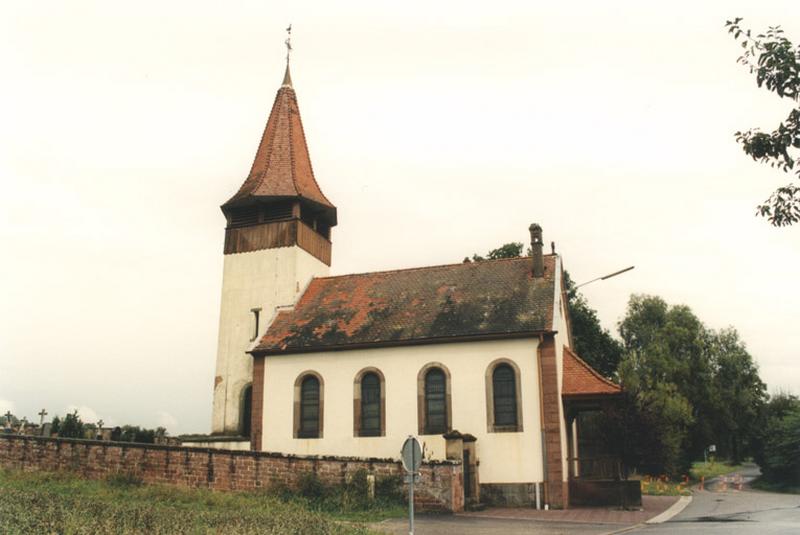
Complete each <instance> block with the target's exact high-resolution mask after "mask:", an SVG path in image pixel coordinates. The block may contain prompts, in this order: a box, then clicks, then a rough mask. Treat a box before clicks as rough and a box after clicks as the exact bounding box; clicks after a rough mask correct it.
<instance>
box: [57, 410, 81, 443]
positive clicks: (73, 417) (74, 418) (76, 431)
mask: <svg viewBox="0 0 800 535" xmlns="http://www.w3.org/2000/svg"><path fill="white" fill-rule="evenodd" d="M84 429H85V424H84V423H83V420H81V417H80V416H79V415H78V411H77V410H76V411H74V412H72V413H71V414H67V415H66V416H64V421H63V422H61V423H60V425H59V429H58V436H60V437H64V438H83V436H84Z"/></svg>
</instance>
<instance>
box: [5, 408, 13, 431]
mask: <svg viewBox="0 0 800 535" xmlns="http://www.w3.org/2000/svg"><path fill="white" fill-rule="evenodd" d="M12 416H14V415H13V414H11V411H8V412H7V413H5V417H6V427H11V417H12Z"/></svg>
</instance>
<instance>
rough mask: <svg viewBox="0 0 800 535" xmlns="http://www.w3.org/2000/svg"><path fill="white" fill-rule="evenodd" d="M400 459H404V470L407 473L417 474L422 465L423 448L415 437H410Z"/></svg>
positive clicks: (404, 444)
mask: <svg viewBox="0 0 800 535" xmlns="http://www.w3.org/2000/svg"><path fill="white" fill-rule="evenodd" d="M400 457H401V458H402V459H403V468H405V469H406V472H411V473H415V472H416V471H417V470H419V466H420V465H421V464H422V448H420V447H419V441H418V440H417V439H416V438H414V437H408V438H407V439H406V441H405V442H404V443H403V448H402V449H401V450H400Z"/></svg>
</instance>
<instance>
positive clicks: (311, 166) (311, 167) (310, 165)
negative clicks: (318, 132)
mask: <svg viewBox="0 0 800 535" xmlns="http://www.w3.org/2000/svg"><path fill="white" fill-rule="evenodd" d="M291 89H292V92H294V88H293V87H292V88H291ZM296 101H297V93H295V102H296ZM297 114H298V120H299V123H300V135H301V136H303V146H304V147H305V148H306V152H307V153H309V154H310V153H311V149H309V148H308V139H306V127H305V126H303V118H302V117H300V116H299V115H300V105H298V106H297ZM290 135H291V132H290ZM308 169H309V170H310V171H311V180H313V181H314V185H315V186H317V191H319V194H320V195H322V198H323V199H325V201H326V202H327V203H328V204H330V205H331V206H333V203H332V202H331V200H330V199H328V197H327V196H326V195H325V192H324V191H322V188H321V187H320V185H319V182H317V175H315V174H314V162H312V161H311V157H310V156H309V158H308ZM292 171H293V172H294V151H292ZM298 195H300V196H302V194H301V193H300V192H299V191H298Z"/></svg>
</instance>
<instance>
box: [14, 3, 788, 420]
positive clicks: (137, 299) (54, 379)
mask: <svg viewBox="0 0 800 535" xmlns="http://www.w3.org/2000/svg"><path fill="white" fill-rule="evenodd" d="M388 5H390V4H389V3H384V2H374V1H371V2H367V1H364V2H356V1H345V0H339V1H337V2H280V3H278V2H265V1H259V2H256V1H248V2H224V3H223V2H198V1H196V0H195V1H191V2H189V1H172V2H155V1H145V2H136V3H130V2H128V3H122V2H107V1H94V2H91V1H71V2H44V1H39V2H13V3H12V2H8V3H6V4H5V5H4V6H3V16H2V17H0V77H2V78H1V79H0V181H2V195H1V196H0V247H2V251H3V253H2V261H0V401H2V406H3V407H14V408H16V409H17V410H18V412H19V413H20V415H27V416H28V417H29V418H36V419H37V420H38V417H36V416H35V413H36V412H38V411H39V410H40V409H41V408H42V407H46V408H47V409H48V411H50V413H51V414H53V413H56V412H58V413H62V414H63V412H64V411H65V410H66V409H67V408H68V407H79V408H80V409H81V411H82V412H86V414H87V415H89V414H92V416H93V417H94V416H97V417H100V418H103V419H104V420H105V421H106V422H110V421H113V422H116V423H132V424H139V425H145V426H156V425H162V424H166V425H168V426H169V428H170V429H169V430H170V431H171V432H172V433H180V432H206V431H208V430H209V427H210V418H211V416H210V415H211V390H212V384H213V376H214V361H215V352H216V337H217V322H218V317H219V316H218V314H219V310H218V307H219V298H220V288H221V279H222V244H223V228H224V220H223V217H222V214H221V212H220V211H219V205H220V204H222V203H223V202H224V201H225V200H227V199H228V197H229V196H230V195H231V194H232V193H233V192H235V191H236V189H237V188H238V187H239V185H240V184H241V182H242V181H243V180H244V178H245V176H246V174H247V172H248V170H249V168H250V164H251V162H252V158H253V155H254V153H255V149H256V147H257V144H258V141H259V139H260V136H261V132H262V129H263V127H264V124H265V121H266V118H267V115H268V113H269V110H270V107H271V106H272V101H273V98H274V95H275V92H276V91H277V89H278V86H279V84H280V81H281V77H282V74H283V55H284V49H283V40H284V38H285V37H284V36H285V34H284V31H283V30H284V28H285V27H286V26H287V24H288V23H289V22H291V23H292V24H293V25H294V26H293V27H294V32H293V43H294V48H295V53H294V56H293V68H292V76H293V79H294V85H295V88H296V90H297V93H298V98H299V103H300V109H301V113H302V116H303V120H304V124H305V129H306V135H307V138H308V142H309V148H310V151H311V157H312V161H313V162H314V167H315V172H316V175H317V179H318V181H319V182H320V184H321V186H322V189H323V191H325V193H326V194H327V195H328V197H329V198H330V199H332V201H333V202H334V203H335V204H336V205H337V206H338V208H339V221H340V223H339V226H338V227H337V228H336V229H335V231H334V237H333V240H334V249H333V250H334V263H333V268H332V271H333V273H349V272H360V271H370V270H377V269H388V268H399V267H411V266H419V265H430V264H440V263H450V262H458V261H460V260H461V259H462V258H463V257H464V256H467V255H471V254H472V253H474V252H479V253H483V252H486V251H487V250H488V249H491V248H494V247H496V246H498V245H500V244H502V243H505V242H509V241H524V242H527V241H528V233H527V227H528V225H529V224H530V223H531V222H532V221H536V222H539V223H540V224H541V225H542V226H543V228H544V233H545V242H546V243H547V242H549V241H551V240H554V241H555V242H556V246H557V249H558V251H559V252H560V253H562V254H563V256H564V259H565V263H566V267H567V269H569V271H570V272H571V273H572V275H573V278H574V279H575V280H576V281H578V282H582V281H585V280H589V279H592V278H595V277H597V276H599V275H604V274H606V273H608V272H610V271H614V270H616V269H619V268H622V267H625V266H628V265H631V264H635V265H636V269H635V270H634V271H632V272H630V273H627V274H625V275H622V276H620V277H618V278H614V279H611V280H609V281H606V282H602V283H595V284H592V285H590V286H587V287H586V288H585V289H584V290H585V292H584V293H585V295H586V296H587V297H588V299H589V301H590V303H591V305H592V306H593V307H595V308H596V309H597V310H598V311H599V314H600V317H601V319H602V321H603V324H604V325H605V326H606V327H608V328H610V329H612V330H615V326H616V322H617V321H618V320H619V319H620V318H621V316H622V315H623V314H624V310H625V305H626V302H627V299H628V296H629V295H630V294H631V293H633V292H640V293H641V292H644V293H652V294H657V295H660V296H662V297H663V298H665V299H666V300H667V301H668V302H670V303H685V304H688V305H689V306H691V307H692V309H693V310H694V311H695V312H696V313H697V315H698V316H699V317H700V318H701V319H702V320H703V321H704V322H706V323H707V324H708V325H709V326H711V327H714V328H720V327H725V326H728V325H733V326H735V327H736V328H737V329H738V330H739V332H740V333H741V334H742V336H743V338H744V340H745V341H746V342H747V344H748V346H749V348H750V351H751V352H752V354H753V355H754V356H755V358H756V360H757V361H758V363H759V365H760V367H761V372H762V377H763V378H764V379H765V380H766V381H767V383H768V384H769V387H770V389H771V390H773V391H774V390H776V389H778V388H784V389H791V390H793V391H794V392H796V393H798V392H800V363H798V357H800V352H798V347H800V334H798V332H800V330H798V328H797V325H796V324H797V323H798V319H800V317H799V316H800V315H798V313H797V312H796V311H797V309H798V301H800V290H799V289H798V284H797V279H796V277H797V266H798V265H800V226H796V227H794V228H792V227H790V228H788V229H776V228H773V227H771V226H769V224H768V223H767V222H766V221H765V220H763V219H759V218H756V217H754V215H753V214H754V210H755V206H756V205H757V204H758V203H759V202H760V201H762V200H764V199H766V197H767V196H768V195H769V194H770V192H771V191H772V190H773V189H774V188H775V187H777V186H779V185H782V184H784V183H788V182H789V181H790V180H791V178H790V177H789V176H788V175H784V174H783V173H780V172H778V171H774V170H772V169H770V168H768V167H765V166H762V165H759V164H757V163H755V162H752V161H751V160H749V159H748V158H747V157H746V156H745V155H744V154H743V153H742V151H741V148H740V147H739V146H738V145H737V144H736V143H735V141H734V138H733V133H734V132H735V131H736V130H738V129H747V128H749V127H754V126H762V127H764V128H769V129H770V130H771V129H772V128H773V127H774V126H775V125H777V123H778V122H779V121H780V120H782V119H783V118H784V117H785V115H787V113H788V111H789V109H790V108H791V102H789V101H783V102H782V101H780V100H779V99H777V97H775V96H773V95H772V94H769V93H767V92H766V91H763V90H759V89H757V88H756V86H755V82H754V79H753V78H752V77H751V76H750V75H749V74H748V73H747V71H746V70H745V69H744V68H743V67H741V66H739V65H737V64H736V62H735V61H736V58H737V56H738V55H739V50H740V49H739V48H738V46H737V44H736V43H735V42H734V40H733V39H732V38H731V37H730V36H728V34H727V33H726V31H725V29H724V27H723V25H724V22H725V20H726V19H729V18H733V17H735V16H742V17H745V24H746V25H748V26H750V27H752V28H754V29H756V30H759V31H760V30H763V29H766V27H767V26H768V25H774V24H782V25H783V26H784V28H785V29H786V30H787V33H788V35H789V37H790V38H791V39H792V40H793V41H794V42H798V41H800V2H797V1H796V0H789V1H784V2H777V1H775V2H752V1H748V2H740V1H725V2H721V1H720V2H696V1H694V2H678V1H673V2H668V3H663V2H662V3H658V4H656V3H653V2H641V1H637V2H618V1H609V2H575V1H573V2H531V1H530V0H529V1H523V2H509V1H494V2H485V1H483V2H465V1H458V2H441V1H440V2H417V1H408V0H407V1H405V2H402V3H399V4H398V3H392V4H391V5H392V6H399V7H394V8H388V7H386V6H388Z"/></svg>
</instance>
